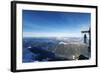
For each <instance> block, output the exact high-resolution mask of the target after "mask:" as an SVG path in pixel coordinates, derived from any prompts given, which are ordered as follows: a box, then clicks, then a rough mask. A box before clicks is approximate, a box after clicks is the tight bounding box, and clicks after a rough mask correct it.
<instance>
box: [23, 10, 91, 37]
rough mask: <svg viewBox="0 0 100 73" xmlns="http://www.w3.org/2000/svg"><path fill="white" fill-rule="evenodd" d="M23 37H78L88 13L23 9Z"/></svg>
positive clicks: (88, 22)
mask: <svg viewBox="0 0 100 73" xmlns="http://www.w3.org/2000/svg"><path fill="white" fill-rule="evenodd" d="M22 17H23V18H22V22H23V23H22V24H23V36H24V37H80V36H81V30H84V28H88V27H89V26H90V24H91V23H90V18H91V15H90V13H75V12H53V11H33V10H23V16H22Z"/></svg>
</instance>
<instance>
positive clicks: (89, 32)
mask: <svg viewBox="0 0 100 73" xmlns="http://www.w3.org/2000/svg"><path fill="white" fill-rule="evenodd" d="M81 33H83V34H84V43H85V44H87V35H86V33H88V35H89V46H88V52H89V53H91V28H89V30H85V31H81Z"/></svg>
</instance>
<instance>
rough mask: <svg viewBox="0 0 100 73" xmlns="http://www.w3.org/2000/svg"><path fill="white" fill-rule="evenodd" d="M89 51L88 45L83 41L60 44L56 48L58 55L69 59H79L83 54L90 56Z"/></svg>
mask: <svg viewBox="0 0 100 73" xmlns="http://www.w3.org/2000/svg"><path fill="white" fill-rule="evenodd" d="M88 53H89V52H88V46H87V45H85V44H81V43H69V44H59V45H57V46H56V48H55V54H56V55H57V56H59V57H63V58H68V59H78V57H80V58H81V57H82V56H81V55H84V56H88ZM82 58H83V57H82Z"/></svg>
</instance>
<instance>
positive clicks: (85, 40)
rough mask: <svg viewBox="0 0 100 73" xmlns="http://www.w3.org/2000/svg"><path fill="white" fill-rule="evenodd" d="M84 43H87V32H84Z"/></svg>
mask: <svg viewBox="0 0 100 73" xmlns="http://www.w3.org/2000/svg"><path fill="white" fill-rule="evenodd" d="M84 43H86V44H87V36H86V34H84Z"/></svg>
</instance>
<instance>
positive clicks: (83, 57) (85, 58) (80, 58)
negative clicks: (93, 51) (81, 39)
mask: <svg viewBox="0 0 100 73" xmlns="http://www.w3.org/2000/svg"><path fill="white" fill-rule="evenodd" d="M87 59H89V58H88V57H85V56H84V55H80V56H79V58H78V60H87Z"/></svg>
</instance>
